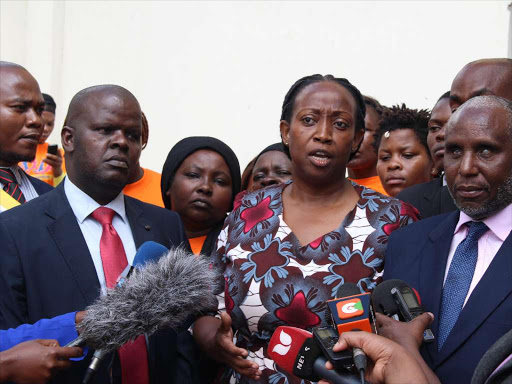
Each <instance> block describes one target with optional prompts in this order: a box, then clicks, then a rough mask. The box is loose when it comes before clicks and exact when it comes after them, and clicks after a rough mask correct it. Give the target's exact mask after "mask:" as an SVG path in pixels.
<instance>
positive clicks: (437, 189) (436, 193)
mask: <svg viewBox="0 0 512 384" xmlns="http://www.w3.org/2000/svg"><path fill="white" fill-rule="evenodd" d="M429 184H430V185H429V187H430V188H428V189H427V190H426V191H425V193H424V194H423V197H424V198H425V200H427V201H428V204H427V206H430V207H431V208H430V209H429V212H428V213H429V214H430V216H434V215H438V214H439V213H441V195H440V194H441V188H442V185H443V179H442V178H439V179H436V180H433V181H431V182H430V183H429Z"/></svg>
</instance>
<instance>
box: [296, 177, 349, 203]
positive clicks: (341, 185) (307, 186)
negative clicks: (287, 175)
mask: <svg viewBox="0 0 512 384" xmlns="http://www.w3.org/2000/svg"><path fill="white" fill-rule="evenodd" d="M289 188H290V191H289V196H290V198H291V199H293V200H294V201H295V202H297V203H298V204H303V205H307V206H315V205H319V206H323V207H325V206H329V205H333V204H334V203H335V202H339V200H340V199H343V198H344V196H346V195H345V194H346V193H347V191H349V190H350V189H351V188H352V184H351V183H350V181H349V180H347V179H345V178H344V177H341V178H340V179H339V180H337V181H336V182H335V183H332V184H330V185H320V186H319V185H315V184H311V183H309V182H305V181H303V180H301V179H299V178H297V179H294V180H293V183H292V184H290V187H289Z"/></svg>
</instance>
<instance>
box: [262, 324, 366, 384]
mask: <svg viewBox="0 0 512 384" xmlns="http://www.w3.org/2000/svg"><path fill="white" fill-rule="evenodd" d="M267 352H268V354H269V356H270V358H271V359H272V360H274V362H275V363H276V364H277V365H278V366H279V367H280V368H281V369H282V370H283V371H285V372H286V373H289V374H292V375H295V376H297V377H299V378H301V379H305V380H310V381H318V380H320V379H321V378H323V379H326V380H328V381H329V382H331V383H332V384H360V381H359V378H358V377H357V376H356V375H354V374H353V373H351V372H349V371H348V370H339V371H335V370H329V369H327V368H326V367H325V363H326V362H327V359H326V358H325V357H324V356H323V353H322V351H321V349H320V347H319V345H318V344H317V342H316V341H315V340H314V339H313V338H312V334H311V333H310V332H308V331H305V330H304V329H300V328H295V327H288V326H281V327H278V328H277V329H276V330H275V331H274V333H273V335H272V337H271V338H270V342H269V344H268V348H267Z"/></svg>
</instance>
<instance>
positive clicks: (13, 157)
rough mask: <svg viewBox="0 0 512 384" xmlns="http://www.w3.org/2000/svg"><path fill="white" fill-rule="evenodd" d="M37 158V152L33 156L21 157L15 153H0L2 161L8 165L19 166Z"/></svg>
mask: <svg viewBox="0 0 512 384" xmlns="http://www.w3.org/2000/svg"><path fill="white" fill-rule="evenodd" d="M35 158H36V152H35V151H34V154H33V155H32V156H27V155H21V154H19V153H14V152H0V160H2V161H3V162H4V163H8V164H12V165H15V164H18V163H19V162H20V161H34V159H35Z"/></svg>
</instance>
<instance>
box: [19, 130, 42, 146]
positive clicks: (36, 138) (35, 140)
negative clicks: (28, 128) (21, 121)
mask: <svg viewBox="0 0 512 384" xmlns="http://www.w3.org/2000/svg"><path fill="white" fill-rule="evenodd" d="M40 137H41V135H38V134H35V133H34V134H28V135H24V136H22V137H20V140H23V141H28V142H29V143H31V144H38V143H39V138H40Z"/></svg>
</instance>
